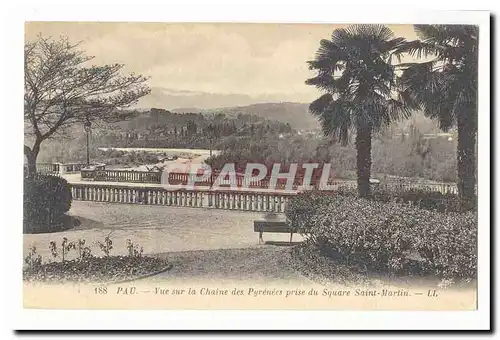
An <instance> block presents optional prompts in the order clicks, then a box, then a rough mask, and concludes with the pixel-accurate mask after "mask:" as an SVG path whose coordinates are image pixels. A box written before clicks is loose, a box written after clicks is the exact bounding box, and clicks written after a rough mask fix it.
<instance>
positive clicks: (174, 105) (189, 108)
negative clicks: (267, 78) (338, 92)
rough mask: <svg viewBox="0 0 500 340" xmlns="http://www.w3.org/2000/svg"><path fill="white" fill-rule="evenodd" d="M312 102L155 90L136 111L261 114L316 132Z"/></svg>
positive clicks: (160, 88)
mask: <svg viewBox="0 0 500 340" xmlns="http://www.w3.org/2000/svg"><path fill="white" fill-rule="evenodd" d="M308 106H309V104H308V103H297V102H287V101H281V100H280V99H279V98H278V97H276V96H275V95H269V96H267V97H266V96H258V97H250V96H248V95H243V94H220V93H207V92H196V91H186V90H174V89H167V88H162V87H153V88H152V89H151V94H149V95H148V96H145V97H144V98H141V100H140V101H139V103H138V105H137V106H136V107H135V108H136V109H141V110H143V111H144V110H149V109H150V108H161V109H165V110H168V111H170V112H176V113H207V114H209V113H219V112H220V113H224V114H226V115H228V116H232V115H234V116H237V115H238V114H251V115H257V116H259V117H262V118H266V119H270V120H277V121H280V122H284V123H289V124H290V125H291V126H292V127H293V128H295V129H314V128H318V127H319V125H318V123H317V121H316V119H315V118H314V117H313V116H312V115H310V114H309V113H308Z"/></svg>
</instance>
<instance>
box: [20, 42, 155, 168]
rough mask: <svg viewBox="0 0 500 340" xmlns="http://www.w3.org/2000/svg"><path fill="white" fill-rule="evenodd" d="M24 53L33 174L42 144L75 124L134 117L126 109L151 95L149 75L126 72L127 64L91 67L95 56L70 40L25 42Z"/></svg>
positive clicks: (28, 150) (26, 150)
mask: <svg viewBox="0 0 500 340" xmlns="http://www.w3.org/2000/svg"><path fill="white" fill-rule="evenodd" d="M24 55H25V58H24V60H25V61H24V122H25V123H26V131H25V133H26V134H27V135H28V136H29V137H30V138H31V139H32V141H31V142H32V143H30V145H31V146H28V145H24V153H25V155H26V157H27V159H28V168H29V173H30V175H35V173H36V172H35V171H34V170H35V169H36V159H37V157H38V153H39V151H40V146H41V144H42V142H43V141H45V140H47V139H49V138H53V137H54V136H55V135H57V134H61V133H64V132H65V131H66V128H67V127H69V126H72V125H75V124H88V125H91V124H92V122H95V121H117V120H122V119H126V118H129V112H128V111H124V110H123V109H124V108H127V107H128V106H130V105H132V104H134V103H136V102H137V100H138V99H139V98H141V97H143V96H145V95H147V94H149V92H150V89H149V87H148V86H147V85H146V80H147V79H146V78H145V77H143V76H141V75H135V74H130V75H128V76H123V75H122V74H121V73H122V71H123V68H124V65H120V64H112V65H103V66H97V65H92V66H88V65H89V64H88V62H89V61H90V60H92V59H93V57H89V56H86V55H85V53H84V51H82V50H80V49H79V44H71V43H70V42H69V40H68V39H67V38H65V37H61V38H60V39H59V40H53V39H51V38H44V37H42V36H41V35H40V36H38V38H37V39H36V40H35V41H30V42H26V44H25V45H24ZM27 141H28V140H27Z"/></svg>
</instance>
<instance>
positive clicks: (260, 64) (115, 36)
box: [25, 22, 416, 102]
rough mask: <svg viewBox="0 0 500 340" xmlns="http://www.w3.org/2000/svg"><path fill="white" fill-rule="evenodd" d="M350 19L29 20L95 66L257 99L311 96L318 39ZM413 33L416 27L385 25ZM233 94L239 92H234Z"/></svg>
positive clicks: (188, 91)
mask: <svg viewBox="0 0 500 340" xmlns="http://www.w3.org/2000/svg"><path fill="white" fill-rule="evenodd" d="M345 26H347V25H327V24H227V23H225V24H210V23H174V24H167V23H137V22H133V23H132V22H131V23H105V22H93V23H91V22H29V23H26V25H25V36H26V40H27V41H30V40H34V39H36V36H37V35H38V34H42V35H43V36H44V37H48V36H51V37H53V38H57V37H59V36H67V37H68V38H69V39H70V41H71V42H79V41H81V48H82V49H84V50H85V51H86V53H87V54H88V55H91V56H95V59H94V62H95V63H96V64H102V63H122V64H125V70H126V71H129V72H135V73H139V74H142V75H145V76H149V77H150V79H149V85H150V86H151V87H153V88H162V89H163V90H164V91H167V92H168V93H169V95H172V94H174V95H176V96H195V95H197V93H199V92H201V93H213V94H219V95H232V94H236V95H245V96H249V97H251V98H254V99H255V101H257V102H258V101H266V100H269V101H293V102H310V101H312V100H314V99H315V98H317V97H318V96H319V95H320V93H319V92H318V90H316V89H315V88H313V87H312V86H307V85H305V84H304V81H305V80H306V79H307V78H310V77H311V76H313V73H312V71H309V70H308V68H307V64H306V61H307V60H311V59H312V58H313V57H314V54H315V52H316V50H317V49H318V47H319V41H320V40H321V39H328V38H329V37H330V35H331V33H332V31H333V30H334V29H336V28H339V27H345ZM388 26H389V28H391V29H392V30H393V32H394V34H395V35H396V36H400V37H404V38H407V39H416V35H415V33H414V31H413V27H412V26H411V25H388ZM235 98H236V97H235Z"/></svg>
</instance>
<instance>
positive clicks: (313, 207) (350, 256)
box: [285, 193, 477, 279]
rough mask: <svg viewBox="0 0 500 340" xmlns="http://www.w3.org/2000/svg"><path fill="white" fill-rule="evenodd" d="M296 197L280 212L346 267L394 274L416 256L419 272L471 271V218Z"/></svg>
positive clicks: (349, 199)
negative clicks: (355, 264) (359, 265)
mask: <svg viewBox="0 0 500 340" xmlns="http://www.w3.org/2000/svg"><path fill="white" fill-rule="evenodd" d="M320 196H321V194H320V193H314V194H312V193H309V194H301V195H298V196H297V197H296V198H294V199H292V200H291V202H290V204H288V207H287V210H286V211H285V213H286V216H287V219H288V220H289V223H290V224H291V225H292V226H294V227H296V228H297V229H298V232H300V233H302V234H306V235H309V236H310V237H309V238H308V241H309V242H311V243H312V244H313V245H314V246H315V247H316V248H317V249H318V251H320V252H322V253H324V254H326V255H329V256H332V257H333V256H335V257H338V258H340V259H342V260H345V261H347V262H348V263H349V261H351V260H355V261H357V262H358V261H360V262H362V263H364V264H365V265H366V266H367V267H370V268H374V269H378V270H382V271H388V272H391V273H395V272H398V271H400V270H402V269H403V268H405V267H407V266H408V265H409V264H410V262H412V261H413V260H410V255H417V254H418V255H420V256H421V258H422V259H423V261H422V269H423V270H424V273H432V274H435V275H438V276H440V277H442V278H445V279H454V278H460V279H471V278H473V277H474V276H475V273H476V233H477V218H476V216H475V215H474V214H473V213H472V212H469V213H442V212H438V211H431V210H424V209H419V208H418V207H416V206H409V205H404V204H400V203H397V202H382V201H375V200H367V199H360V198H357V197H354V196H352V195H350V196H349V195H347V196H346V195H324V194H323V197H320Z"/></svg>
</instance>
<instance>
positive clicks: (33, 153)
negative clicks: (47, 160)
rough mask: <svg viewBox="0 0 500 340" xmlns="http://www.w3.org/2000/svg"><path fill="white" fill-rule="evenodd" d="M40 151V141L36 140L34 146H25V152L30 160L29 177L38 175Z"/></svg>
mask: <svg viewBox="0 0 500 340" xmlns="http://www.w3.org/2000/svg"><path fill="white" fill-rule="evenodd" d="M39 152H40V142H38V141H36V142H35V144H34V145H33V148H31V149H30V148H29V147H28V146H26V145H25V146H24V154H25V155H26V158H27V161H28V174H27V175H28V177H34V176H35V175H36V159H37V157H38V153H39Z"/></svg>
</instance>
